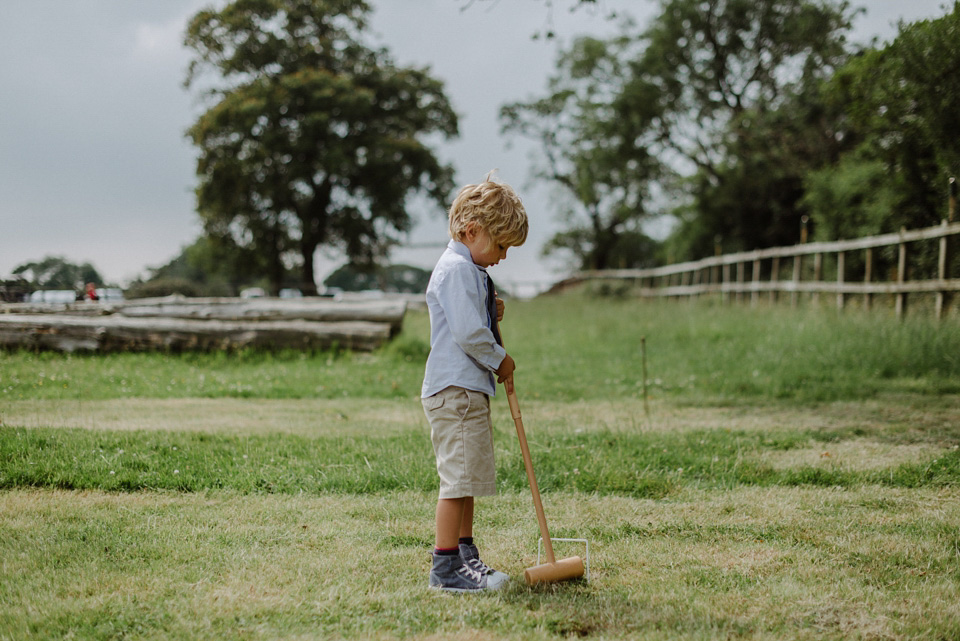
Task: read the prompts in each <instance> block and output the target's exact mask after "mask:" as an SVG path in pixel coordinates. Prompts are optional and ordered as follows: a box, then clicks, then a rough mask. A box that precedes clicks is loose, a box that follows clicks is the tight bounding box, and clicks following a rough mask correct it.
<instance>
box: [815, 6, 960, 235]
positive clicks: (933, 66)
mask: <svg viewBox="0 0 960 641" xmlns="http://www.w3.org/2000/svg"><path fill="white" fill-rule="evenodd" d="M958 34H960V3H956V2H955V3H954V5H953V7H952V10H951V11H950V13H948V14H947V15H945V16H943V17H941V18H938V19H936V20H924V21H920V22H915V23H912V24H901V25H900V30H899V33H898V35H897V37H896V38H895V39H894V41H893V42H891V43H890V44H888V45H885V46H883V47H881V48H879V49H875V50H871V51H868V52H865V53H864V54H863V55H861V56H857V57H856V58H853V59H852V60H850V62H849V63H848V64H846V65H845V66H844V67H842V68H841V69H840V70H838V72H837V73H836V74H835V76H834V77H833V78H832V79H831V81H830V82H829V83H828V84H827V86H826V87H827V92H826V99H827V102H828V103H830V104H834V105H842V106H843V109H844V114H845V122H844V124H845V126H846V130H847V135H848V137H849V138H850V139H851V140H853V141H855V142H856V146H855V148H854V149H853V150H852V151H850V152H849V153H847V154H846V155H845V156H844V157H843V159H842V160H841V162H840V164H839V165H838V167H837V168H836V169H832V168H831V169H825V170H823V171H821V172H819V173H816V174H812V175H811V176H810V178H809V180H808V187H809V190H808V194H807V198H806V202H807V205H808V206H809V207H810V210H811V212H812V215H813V216H814V217H816V218H818V219H820V220H822V221H824V222H826V223H827V225H826V226H825V229H830V230H838V231H840V230H842V231H843V232H846V233H848V234H855V235H860V234H876V233H884V232H890V231H895V230H897V229H899V228H900V227H901V226H907V227H920V226H927V225H934V224H936V223H937V222H939V220H940V219H941V218H942V217H943V215H944V200H945V198H944V195H945V192H946V187H947V181H948V179H949V177H950V176H952V175H955V174H956V171H957V168H958V167H960V151H958V147H957V145H956V144H955V138H956V135H957V131H960V110H958V109H957V105H958V104H960V72H958V71H957V70H958V69H960V39H958V37H957V36H958ZM852 176H863V177H864V178H863V179H860V180H856V181H852V180H849V179H848V178H849V177H852ZM838 202H840V203H847V204H848V205H849V207H845V208H843V209H841V210H840V211H851V210H852V211H853V212H854V213H855V214H857V215H855V216H840V215H838V213H837V212H838V209H837V207H836V205H837V203H838Z"/></svg>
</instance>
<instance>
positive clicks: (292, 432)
mask: <svg viewBox="0 0 960 641" xmlns="http://www.w3.org/2000/svg"><path fill="white" fill-rule="evenodd" d="M503 329H504V336H505V339H506V342H507V346H508V349H509V350H510V352H511V353H512V354H513V355H514V356H515V357H516V359H517V362H518V365H519V369H518V372H517V383H518V392H519V394H520V401H521V406H522V407H523V411H524V422H525V424H526V425H527V428H528V437H529V439H530V444H531V448H532V450H533V457H534V461H535V466H536V468H537V476H538V480H539V482H540V486H541V489H542V490H543V493H544V500H545V503H546V510H547V515H548V519H549V521H550V524H551V531H552V533H553V535H554V536H556V537H577V538H581V537H586V538H588V539H589V540H590V545H591V566H590V571H591V580H590V581H589V582H587V583H583V582H581V583H574V584H561V585H555V586H547V587H540V588H535V589H530V588H527V587H525V586H524V585H522V581H520V580H519V576H520V575H521V574H522V570H523V568H525V567H529V566H531V565H533V564H534V563H535V562H536V553H535V551H536V548H537V536H538V530H537V526H536V521H535V519H534V518H533V510H532V507H531V505H530V498H529V492H528V489H527V483H526V478H525V474H524V472H523V468H522V463H521V460H520V457H519V453H518V448H517V446H516V438H515V437H514V436H513V434H512V432H513V425H512V421H511V420H510V415H509V412H508V411H507V409H506V408H505V403H504V401H503V399H502V398H498V399H496V400H495V401H494V403H493V411H494V421H495V428H496V432H497V433H496V436H495V444H496V448H497V474H498V483H499V496H498V497H495V498H491V499H486V500H482V501H480V502H478V509H477V522H476V530H477V535H478V541H479V542H480V543H481V549H482V550H483V552H484V557H485V558H486V560H487V561H488V562H490V563H491V564H492V565H494V566H496V567H498V568H500V569H503V570H504V571H507V572H508V573H509V574H511V575H512V576H514V577H515V580H514V581H513V582H512V584H511V585H510V586H509V587H508V588H507V589H506V590H505V591H503V592H500V593H497V594H493V595H487V596H484V597H481V598H472V599H471V598H457V597H451V596H450V595H446V594H438V593H437V592H435V591H432V590H429V589H428V588H427V587H426V585H425V583H426V575H427V571H428V567H429V566H428V563H429V561H428V550H429V548H430V546H431V544H432V540H433V532H432V530H433V507H434V502H435V491H436V489H435V488H436V478H435V477H436V473H435V471H434V467H433V457H432V452H431V448H430V442H429V437H428V428H427V426H426V424H425V420H424V419H423V416H422V412H421V410H420V408H419V403H418V401H417V398H416V397H417V396H418V392H419V386H420V380H421V377H422V373H423V361H424V359H425V357H426V352H427V337H428V327H427V319H426V316H425V314H424V313H422V312H411V313H410V314H408V317H407V319H406V321H405V328H404V331H403V333H402V334H401V336H400V337H399V338H398V339H397V340H396V341H395V342H393V343H391V344H390V345H389V346H388V347H386V348H385V349H383V350H380V351H378V352H375V353H373V354H352V353H348V352H331V353H313V354H300V353H294V352H286V353H281V354H269V353H262V352H240V353H231V354H221V353H217V354H183V355H177V354H118V355H112V356H91V355H73V356H62V355H55V354H45V353H40V354H35V353H30V352H14V353H2V354H0V640H3V641H6V640H7V639H11V640H12V639H17V640H20V639H49V638H74V639H223V638H231V639H234V638H236V639H315V638H345V639H367V638H383V639H397V638H416V639H446V638H465V639H561V638H570V637H579V638H583V637H587V638H598V639H769V638H785V639H850V638H861V639H868V638H869V639H880V638H884V639H925V638H930V639H937V638H939V639H953V638H958V637H960V626H958V623H957V622H958V621H960V605H958V604H960V570H958V568H960V563H958V561H960V537H958V535H957V532H960V397H958V392H960V328H958V326H957V325H956V324H955V323H954V324H951V323H950V322H947V323H944V324H942V325H936V324H934V323H932V322H929V321H927V320H924V319H923V318H920V317H915V318H912V319H909V320H908V321H907V322H906V323H898V322H896V321H894V320H893V319H890V318H887V317H884V316H865V315H860V314H856V313H854V314H847V315H844V316H839V315H837V314H835V313H833V312H832V311H827V310H810V309H801V310H797V311H796V312H795V313H794V312H791V311H790V310H783V309H772V308H766V307H760V308H758V309H755V310H750V309H747V308H743V307H722V308H721V307H717V306H712V305H710V304H701V305H688V304H664V303H656V304H651V303H641V302H638V301H632V300H615V299H600V300H598V299H592V298H588V297H583V296H579V295H575V296H564V297H558V298H542V299H537V300H534V301H511V302H510V303H509V304H508V310H507V319H506V322H505V324H504V328H503ZM644 336H645V337H646V342H647V348H648V355H647V356H648V368H649V373H650V376H649V378H650V380H649V396H650V398H649V403H645V402H644V399H643V398H642V385H643V379H642V370H641V367H640V362H641V361H640V341H641V337H644ZM648 405H649V407H650V412H649V414H648V413H647V410H646V408H647V406H648ZM558 552H559V553H560V555H566V554H573V553H578V554H582V553H583V550H582V548H581V547H579V546H578V545H577V544H558Z"/></svg>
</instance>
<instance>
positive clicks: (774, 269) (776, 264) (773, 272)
mask: <svg viewBox="0 0 960 641" xmlns="http://www.w3.org/2000/svg"><path fill="white" fill-rule="evenodd" d="M779 281H780V257H779V256H774V257H773V265H771V267H770V284H771V285H772V287H771V288H770V302H771V303H775V302H777V283H778V282H779Z"/></svg>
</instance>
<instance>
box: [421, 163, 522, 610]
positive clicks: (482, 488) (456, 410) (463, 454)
mask: <svg viewBox="0 0 960 641" xmlns="http://www.w3.org/2000/svg"><path fill="white" fill-rule="evenodd" d="M492 173H493V172H491V173H490V174H488V175H487V177H486V178H485V179H484V181H483V182H482V183H480V184H478V185H467V186H466V187H464V188H463V189H461V190H460V193H459V194H457V197H456V199H455V200H454V202H453V205H451V207H450V237H451V238H452V240H451V241H450V243H449V244H448V245H447V249H446V250H445V251H444V253H443V255H442V256H441V257H440V260H439V261H437V266H436V267H435V268H434V270H433V273H432V274H431V276H430V283H429V284H428V285H427V308H428V310H429V312H430V355H429V356H428V357H427V367H426V373H425V374H424V379H423V389H422V390H421V393H420V396H421V402H422V403H423V410H424V413H425V414H426V415H427V420H428V421H429V422H430V438H431V440H432V441H433V450H434V454H435V455H436V458H437V473H438V474H439V476H440V496H439V498H438V499H437V512H436V540H435V549H434V551H433V568H432V569H431V570H430V583H429V584H430V587H433V588H439V589H441V590H447V591H452V592H478V591H482V590H493V589H497V588H498V587H500V586H501V585H503V583H504V582H505V581H506V580H507V578H508V577H507V575H506V574H504V573H503V572H497V571H495V570H493V569H491V568H490V567H489V566H487V565H486V564H485V563H484V562H483V561H481V560H480V556H479V553H478V551H477V548H476V546H475V545H474V544H473V499H474V497H475V496H489V495H491V494H495V493H496V471H495V468H494V460H493V424H492V422H491V420H490V397H491V396H493V395H494V394H495V393H496V383H502V382H504V381H507V384H511V383H512V379H511V377H512V375H513V371H514V368H515V364H514V362H513V359H512V358H511V357H510V356H509V355H508V354H507V352H506V351H505V350H504V349H503V347H502V346H501V345H500V337H499V333H498V332H497V321H498V320H500V319H501V318H502V317H503V301H501V300H500V299H499V298H496V295H495V292H494V290H493V283H492V281H491V280H490V277H489V276H488V275H487V271H486V268H487V267H490V266H491V265H496V264H497V263H499V262H500V261H501V260H504V259H505V258H506V257H507V249H508V248H510V247H514V246H518V245H522V244H523V243H524V241H525V240H526V239H527V214H526V211H524V208H523V204H522V203H521V202H520V198H519V197H518V196H517V194H516V193H515V192H514V190H513V189H512V188H511V187H510V186H509V185H506V184H503V183H498V182H494V181H493V180H491V177H492ZM494 374H496V383H495V382H494Z"/></svg>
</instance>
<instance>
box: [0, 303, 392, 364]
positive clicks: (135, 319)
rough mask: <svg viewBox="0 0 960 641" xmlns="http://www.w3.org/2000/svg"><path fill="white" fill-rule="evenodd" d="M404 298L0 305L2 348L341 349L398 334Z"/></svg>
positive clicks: (365, 347) (368, 346) (373, 344)
mask: <svg viewBox="0 0 960 641" xmlns="http://www.w3.org/2000/svg"><path fill="white" fill-rule="evenodd" d="M405 313H406V302H405V301H404V300H402V299H390V298H382V299H377V300H356V299H354V300H334V299H331V298H322V297H316V298H299V299H277V298H251V299H239V298H185V297H183V296H169V297H165V298H153V299H140V300H131V301H123V302H107V303H102V304H101V303H92V302H78V303H68V304H36V303H13V304H8V305H3V306H2V307H0V347H5V348H28V349H45V350H55V351H61V352H74V351H95V352H117V351H151V350H166V351H186V350H198V351H209V350H219V349H227V350H235V349H242V348H247V347H251V348H258V349H286V348H292V349H327V348H330V347H333V346H338V347H341V348H344V349H352V350H358V351H370V350H373V349H376V348H377V347H379V346H380V345H382V344H383V343H385V342H386V341H387V340H389V339H390V337H391V336H393V335H395V334H396V333H398V332H399V331H400V328H401V326H402V324H403V317H404V314H405Z"/></svg>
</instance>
